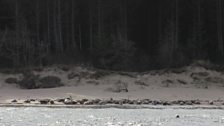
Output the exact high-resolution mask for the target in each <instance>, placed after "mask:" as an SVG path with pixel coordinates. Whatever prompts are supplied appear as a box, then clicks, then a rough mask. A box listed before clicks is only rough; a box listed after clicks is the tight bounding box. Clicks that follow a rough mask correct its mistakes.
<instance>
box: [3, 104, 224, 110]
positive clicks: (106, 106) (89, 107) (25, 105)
mask: <svg viewBox="0 0 224 126" xmlns="http://www.w3.org/2000/svg"><path fill="white" fill-rule="evenodd" d="M1 108H50V109H54V108H56V109H64V108H67V109H161V110H162V109H185V110H193V109H219V110H224V105H222V106H219V105H189V106H180V105H171V106H163V105H158V106H155V105H30V104H0V109H1Z"/></svg>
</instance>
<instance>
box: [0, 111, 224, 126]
mask: <svg viewBox="0 0 224 126" xmlns="http://www.w3.org/2000/svg"><path fill="white" fill-rule="evenodd" d="M176 115H179V116H180V118H176ZM0 126H224V110H217V109H216V110H205V109H194V110H185V109H161V110H160V109H52V108H4V107H3V108H0Z"/></svg>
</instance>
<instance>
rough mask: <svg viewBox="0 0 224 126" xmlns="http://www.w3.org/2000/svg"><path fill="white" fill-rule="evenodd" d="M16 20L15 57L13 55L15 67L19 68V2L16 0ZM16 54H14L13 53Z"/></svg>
mask: <svg viewBox="0 0 224 126" xmlns="http://www.w3.org/2000/svg"><path fill="white" fill-rule="evenodd" d="M15 18H16V40H15V42H14V48H15V55H14V54H13V66H14V67H18V65H19V48H18V47H17V46H18V43H19V20H18V18H19V5H18V0H16V9H15ZM13 53H14V52H13Z"/></svg>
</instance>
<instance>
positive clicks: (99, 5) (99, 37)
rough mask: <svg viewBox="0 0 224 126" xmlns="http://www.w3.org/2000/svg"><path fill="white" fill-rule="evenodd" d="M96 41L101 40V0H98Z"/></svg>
mask: <svg viewBox="0 0 224 126" xmlns="http://www.w3.org/2000/svg"><path fill="white" fill-rule="evenodd" d="M98 41H99V42H101V41H102V12H101V0H98Z"/></svg>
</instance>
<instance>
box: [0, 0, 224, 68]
mask: <svg viewBox="0 0 224 126" xmlns="http://www.w3.org/2000/svg"><path fill="white" fill-rule="evenodd" d="M223 5H224V1H223V0H0V6H1V7H0V66H1V67H10V68H16V67H24V66H47V65H52V64H76V63H84V64H89V65H92V66H94V67H98V68H103V69H111V70H128V71H144V70H150V69H158V68H164V67H179V66H183V65H187V64H189V63H191V62H192V61H194V60H208V61H212V62H215V63H223V61H224V60H223V57H224V56H223V54H224V49H223V48H224V46H223V30H224V26H223V25H224V18H223V17H224V10H223V8H224V7H223Z"/></svg>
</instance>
